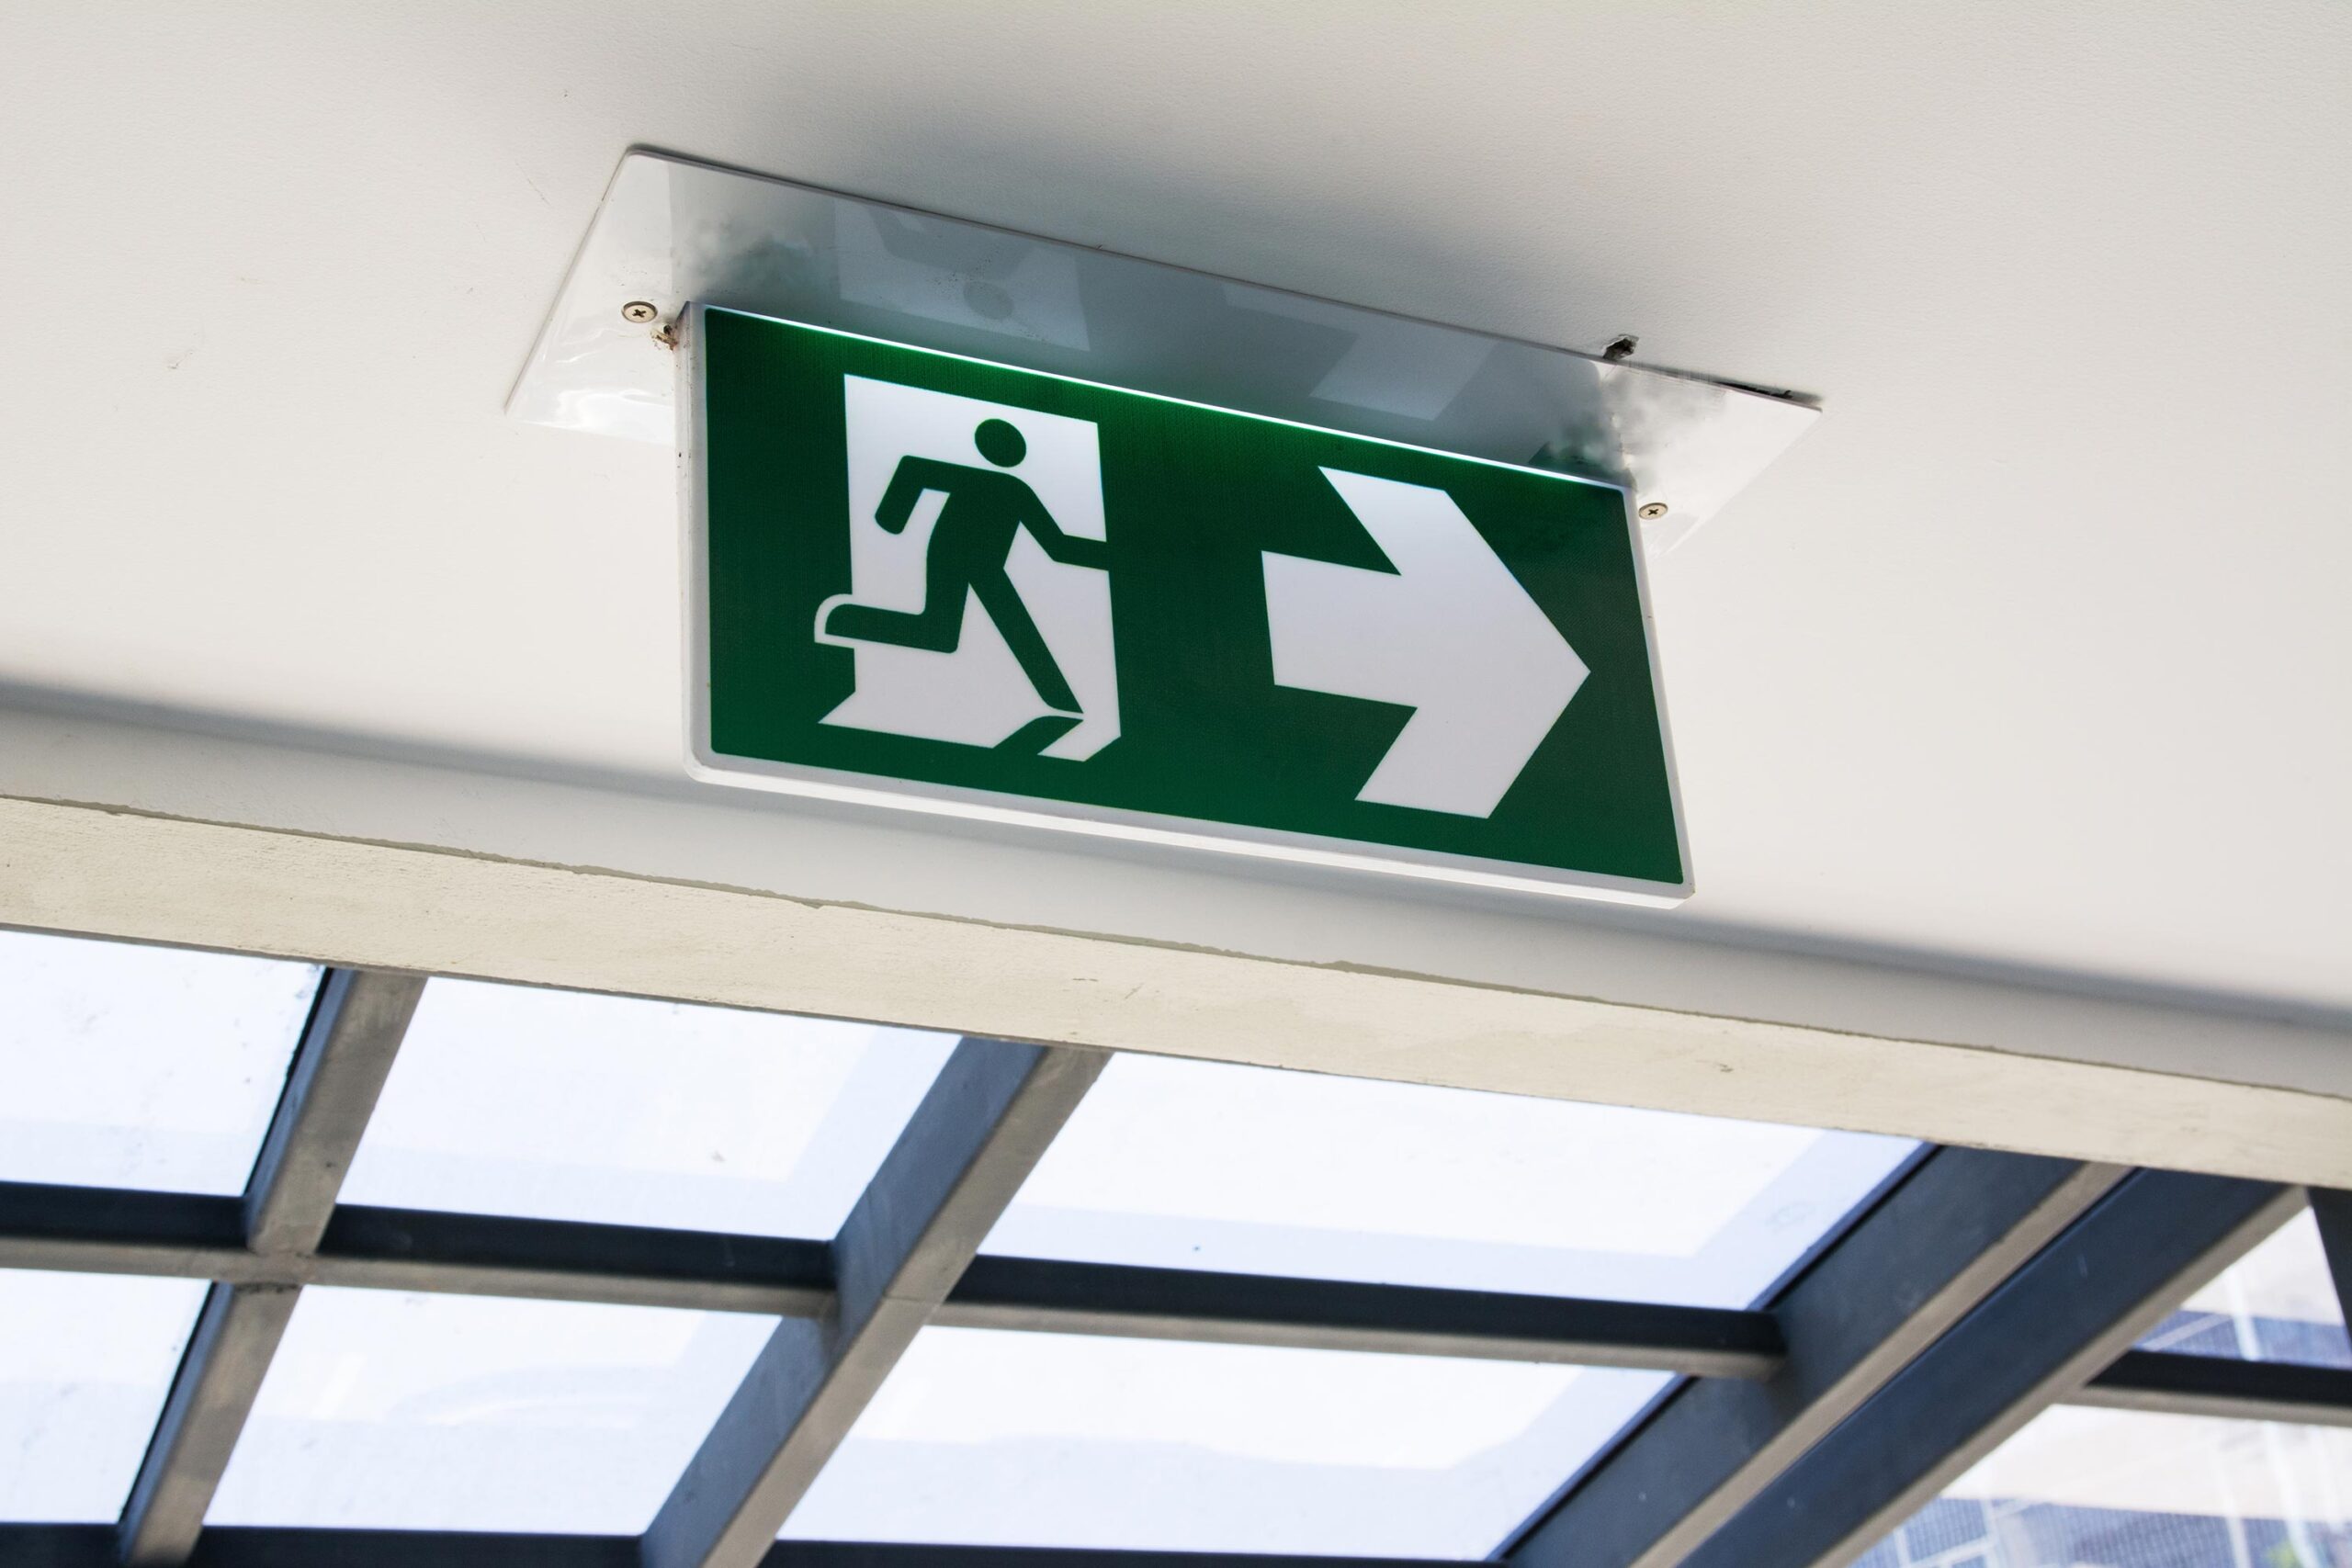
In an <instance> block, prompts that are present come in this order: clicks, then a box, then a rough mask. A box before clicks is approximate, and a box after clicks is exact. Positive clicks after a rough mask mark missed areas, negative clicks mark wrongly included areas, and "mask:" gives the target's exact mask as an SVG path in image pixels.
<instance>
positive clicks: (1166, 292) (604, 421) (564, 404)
mask: <svg viewBox="0 0 2352 1568" xmlns="http://www.w3.org/2000/svg"><path fill="white" fill-rule="evenodd" d="M689 303H700V304H707V305H719V306H725V307H728V308H730V309H734V310H748V311H754V312H757V313H759V314H763V315H770V316H783V317H786V318H789V319H792V320H796V321H809V322H811V323H814V324H816V325H819V326H828V327H839V328H843V329H846V330H849V331H853V332H859V333H868V334H871V335H873V336H876V337H885V338H891V339H895V340H897V341H899V342H902V343H911V344H919V345H921V346H923V347H927V348H937V349H945V350H949V351H951V352H955V353H959V354H967V355H973V356H975V357H977V358H982V359H991V360H997V361H1000V362H1001V363H1004V364H1009V365H1017V366H1022V367H1027V368H1030V369H1035V370H1046V371H1054V372H1057V373H1059V374H1062V375H1068V376H1076V377H1080V378H1085V379H1088V380H1092V381H1101V382H1106V383H1109V384H1110V385H1113V386H1120V387H1130V388H1135V389H1138V390H1144V391H1152V392H1159V393H1163V394H1166V395H1169V396H1174V397H1181V398H1189V399H1192V400H1196V401H1200V402H1204V403H1211V404H1216V405H1218V406H1222V407H1226V408H1232V409H1239V410H1242V411H1245V412H1251V413H1259V414H1268V415H1272V416H1273V417H1276V418H1280V419H1288V420H1295V421H1298V422H1300V423H1306V424H1315V425H1321V426H1325V427H1328V428H1330V429H1336V430H1344V431H1351V432H1353V433H1355V434H1363V435H1373V436H1380V437H1384V438H1385V439H1388V440H1394V441H1404V442H1409V443H1412V444H1414V445H1417V446H1433V447H1437V448H1440V449H1441V450H1445V451H1452V452H1460V453H1464V454H1467V455H1469V456H1472V457H1489V458H1494V459H1497V460H1498V461H1502V462H1509V463H1521V464H1533V465H1536V466H1539V467H1544V468H1555V469H1558V470H1560V471H1561V472H1564V473H1570V474H1575V475H1577V476H1578V477H1579V478H1584V479H1600V480H1601V481H1603V482H1605V483H1609V484H1612V485H1616V486H1618V487H1620V488H1622V489H1623V490H1624V491H1626V492H1627V493H1628V494H1629V495H1630V496H1631V497H1632V498H1633V500H1634V504H1635V505H1636V506H1637V507H1639V508H1641V509H1642V510H1643V511H1644V512H1645V513H1653V512H1654V509H1655V508H1659V507H1662V508H1663V509H1664V510H1663V511H1662V512H1655V513H1654V514H1650V515H1645V516H1644V517H1643V519H1642V530H1643V538H1644V543H1645V547H1646V553H1648V554H1649V555H1650V556H1652V557H1653V558H1655V557H1656V556H1658V555H1661V554H1663V553H1664V552H1666V551H1667V550H1669V549H1671V548H1673V547H1675V546H1676V545H1678V544H1679V543H1680V542H1681V541H1682V540H1684V539H1685V538H1688V537H1689V536H1691V534H1692V533H1693V532H1694V531H1696V530H1697V529H1698V528H1699V527H1700V525H1702V524H1704V523H1705V522H1707V521H1708V519H1710V518H1711V517H1713V515H1714V513H1716V511H1717V510H1719V509H1720V508H1721V507H1722V506H1723V505H1724V502H1728V501H1729V500H1730V499H1731V498H1732V496H1733V495H1735V494H1736V493H1737V492H1738V491H1739V490H1740V488H1741V487H1742V486H1744V485H1746V484H1747V482H1748V481H1749V480H1750V479H1753V478H1754V477H1755V476H1756V475H1757V474H1758V473H1759V472H1761V471H1762V469H1763V468H1764V467H1765V466H1766V465H1767V464H1769V463H1770V462H1771V461H1772V459H1773V458H1775V457H1779V456H1780V455H1781V452H1782V451H1783V450H1785V449H1786V448H1787V447H1788V446H1789V445H1790V444H1791V443H1792V442H1793V441H1794V440H1795V439H1796V438H1797V437H1798V436H1799V435H1800V434H1804V430H1805V427H1806V426H1807V425H1809V424H1811V423H1813V421H1814V420H1815V418H1816V417H1818V415H1819V410H1817V409H1816V408H1814V407H1812V406H1810V405H1809V404H1807V403H1806V402H1804V401H1803V400H1797V399H1795V398H1792V397H1785V396H1777V395H1774V394H1771V393H1768V392H1763V391H1758V390H1757V389H1751V388H1745V387H1737V386H1731V385H1727V384H1725V383H1724V382H1720V381H1711V380H1708V379H1705V378H1701V377H1696V376H1689V375H1683V374H1679V373H1675V372H1668V371H1663V370H1657V369H1651V368H1648V367H1641V366H1635V365H1632V364H1628V363H1624V362H1621V361H1611V360H1603V359H1599V358H1595V357H1593V356H1591V355H1582V354H1572V353H1569V352H1568V351H1567V350H1566V349H1558V348H1546V347H1544V346H1542V345H1540V344H1530V343H1522V342H1519V341H1517V340H1514V339H1510V338H1499V337H1492V336H1489V335H1487V334H1486V333H1476V332H1471V331H1468V330H1466V329H1464V328H1461V327H1449V326H1441V325H1438V324H1436V323H1434V322H1430V321H1413V320H1410V319H1408V318H1406V317H1402V316H1393V315H1388V314H1386V313H1385V312H1382V311H1378V310H1364V309H1362V308H1360V307H1357V306H1353V305H1341V304H1336V303H1333V302H1332V301H1329V300H1325V299H1310V298H1307V297H1306V296H1304V295H1298V294H1291V293H1286V292H1284V291H1283V290H1281V289H1277V288H1261V287H1259V286H1258V285H1256V284H1250V283H1238V282H1234V281H1232V280H1230V279H1227V278H1221V277H1215V276H1209V275H1207V274H1205V273H1200V272H1193V271H1191V270H1188V269H1187V268H1184V267H1180V266H1170V265H1165V264H1163V263H1159V262H1149V261H1142V260H1138V259H1136V258H1135V257H1132V256H1122V255H1115V254H1110V253H1108V252H1104V251H1097V250H1091V249H1089V248H1087V247H1085V246H1083V245H1073V244H1067V243H1062V242H1059V241H1056V240H1046V239H1040V238H1037V237H1036V236H1035V235H1030V234H1019V233H1014V232H1012V231H1007V230H1003V229H991V228H989V227H988V226H986V225H985V224H979V223H970V222H966V221H964V220H960V219H953V218H942V217H938V216H935V215H933V214H930V213H923V212H916V211H912V210H910V209H906V208H901V207H892V206H889V205H888V204H886V203H883V202H878V201H867V200H865V199H863V198H861V197H853V196H844V195H842V194H841V193H839V192H837V191H827V190H819V189H816V188H814V187H812V186H802V185H795V184H793V183H791V182H790V181H787V180H778V179H770V178H767V177H765V176H763V175H749V174H744V173H741V172H740V171H737V170H733V169H724V168H718V167H716V166H714V165H711V164H701V163H696V162H694V161H693V160H690V159H684V158H679V157H674V156H673V155H671V154H668V153H664V152H650V151H646V150H642V149H637V150H632V151H630V152H628V153H627V154H625V155H624V156H623V157H622V159H621V162H620V167H619V168H618V169H617V170H616V172H615V174H614V175H613V182H612V185H611V186H610V187H609V188H608V189H607V190H606V191H605V199H604V202H603V204H602V205H601V206H600V207H599V208H598V209H597V210H596V216H595V218H594V220H593V221H592V222H591V223H590V225H589V229H588V235H587V238H586V239H585V240H584V241H582V243H581V247H580V254H579V255H578V256H577V258H576V259H575V260H574V261H573V262H572V265H571V273H570V274H569V276H566V277H565V279H564V282H563V288H562V290H561V292H560V294H559V295H558V296H557V298H556V302H555V307H554V309H553V310H551V311H550V312H549V313H548V321H547V324H546V326H545V327H543V328H542V329H541V330H540V333H539V337H538V341H537V344H534V345H533V346H532V349H531V354H530V357H529V359H528V360H527V361H526V364H525V365H524V367H523V373H522V375H521V377H520V378H519V379H518V380H517V381H516V383H515V390H514V393H513V395H512V396H511V397H510V398H509V399H508V400H507V412H508V413H509V414H510V415H511V416H512V417H514V418H515V419H518V420H522V421H525V422H526V423H532V424H545V425H552V426H555V427H557V428H559V429H564V430H579V431H587V432H591V433H594V434H605V435H618V436H624V437H627V438H628V439H630V440H634V441H648V442H653V443H656V444H659V445H662V446H675V445H676V443H677V440H678V426H677V417H676V402H677V398H676V390H677V357H676V355H674V354H673V352H672V344H673V342H674V339H673V333H674V330H675V324H676V322H677V321H679V320H680V317H681V314H682V312H683V311H684V307H685V306H686V305H688V304H689ZM633 304H634V305H650V306H651V307H652V311H651V313H650V319H644V320H637V319H632V318H634V317H646V316H647V315H648V313H647V312H646V311H644V310H627V308H628V307H629V306H631V305H633Z"/></svg>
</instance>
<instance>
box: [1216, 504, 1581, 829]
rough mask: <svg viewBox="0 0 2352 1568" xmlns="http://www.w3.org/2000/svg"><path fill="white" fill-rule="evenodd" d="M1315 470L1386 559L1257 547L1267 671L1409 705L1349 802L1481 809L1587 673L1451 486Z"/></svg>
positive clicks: (1486, 810) (1277, 677)
mask: <svg viewBox="0 0 2352 1568" xmlns="http://www.w3.org/2000/svg"><path fill="white" fill-rule="evenodd" d="M1323 477H1324V478H1325V479H1329V480H1330V481H1331V488H1332V489H1334V490H1336V491H1339V492H1340V500H1341V501H1343V502H1347V504H1348V508H1349V510H1350V511H1351V512H1353V513H1355V514H1356V518H1357V520H1358V521H1359V522H1361V523H1362V524H1363V526H1364V531H1365V532H1366V533H1368V534H1370V535H1371V536H1372V537H1373V542H1374V543H1375V544H1377V545H1378V546H1379V547H1380V550H1381V553H1382V554H1383V555H1385V556H1386V557H1387V558H1388V559H1389V561H1390V562H1391V563H1392V564H1393V565H1395V567H1396V568H1397V570H1395V571H1394V572H1386V571H1372V570H1366V569H1364V568H1363V567H1352V566H1340V565H1337V564H1335V563H1333V562H1331V561H1319V560H1308V559H1306V558H1303V557H1299V556H1284V555H1276V554H1274V553H1273V552H1272V551H1271V550H1269V551H1265V552H1263V555H1262V558H1263V561H1264V566H1265V572H1266V617H1267V623H1268V629H1269V630H1270V631H1271V632H1272V637H1273V651H1274V683H1275V684H1276V685H1281V686H1294V687H1296V688H1298V689H1300V690H1302V691H1309V692H1329V693H1330V694H1333V695H1336V696H1343V697H1367V698H1370V699H1372V700H1374V701H1376V702H1384V703H1399V704H1403V705H1408V706H1410V707H1411V708H1412V709H1413V710H1414V711H1413V716H1412V717H1411V718H1409V719H1408V720H1406V721H1405V728H1403V729H1402V730H1400V731H1398V732H1397V739H1396V740H1395V742H1394V743H1392V744H1391V745H1390V746H1389V748H1388V753H1387V755H1385V756H1384V757H1383V758H1381V760H1380V765H1379V766H1378V767H1376V768H1374V770H1373V771H1372V776H1371V777H1370V778H1369V779H1367V780H1365V781H1364V785H1363V788H1362V789H1361V790H1358V791H1357V792H1356V798H1357V799H1358V800H1368V801H1374V802H1377V803H1379V804H1382V805H1385V806H1414V807H1420V808H1421V809H1422V810H1424V811H1447V812H1452V813H1454V814H1455V815H1457V816H1463V817H1488V816H1492V815H1493V814H1494V809H1495V807H1497V806H1498V805H1500V804H1501V802H1502V798H1503V795H1504V793H1505V792H1506V791H1508V790H1509V789H1510V786H1511V784H1513V783H1515V782H1516V781H1517V780H1518V778H1519V774H1520V770H1521V769H1522V768H1524V767H1526V766H1527V761H1528V759H1529V758H1531V757H1532V756H1533V755H1534V754H1535V749H1536V748H1537V747H1538V746H1540V745H1542V744H1543V743H1544V737H1545V736H1547V735H1549V734H1550V733H1551V732H1552V726H1553V725H1554V724H1555V723H1557V722H1558V720H1559V717H1560V715H1561V714H1562V713H1564V712H1565V711H1566V709H1567V705H1568V701H1569V699H1570V698H1572V697H1574V696H1575V695H1576V694H1577V688H1578V687H1580V686H1582V685H1583V684H1584V679H1585V676H1586V675H1587V674H1589V672H1590V671H1589V670H1588V669H1587V668H1586V666H1585V662H1584V660H1581V659H1579V658H1577V652H1576V649H1572V648H1570V647H1569V646H1568V643H1567V639H1566V638H1565V637H1562V636H1561V635H1560V634H1559V631H1558V629H1557V628H1556V627H1555V626H1553V625H1552V622H1551V618H1550V617H1549V616H1547V615H1544V611H1543V609H1542V608H1541V607H1540V606H1539V605H1537V604H1536V603H1535V601H1534V600H1532V599H1531V598H1529V597H1528V595H1527V590H1526V589H1524V588H1522V587H1521V586H1520V582H1519V580H1518V579H1517V578H1515V577H1513V576H1512V575H1511V574H1510V568H1509V567H1507V566H1505V565H1503V563H1502V559H1501V558H1500V557H1498V556H1497V555H1496V554H1495V552H1494V548H1493V547H1492V546H1490V545H1488V544H1487V541H1486V540H1485V539H1484V538H1483V537H1481V536H1480V535H1479V533H1478V530H1477V528H1476V526H1475V525H1473V524H1472V523H1471V521H1470V519H1469V518H1467V517H1465V516H1464V515H1463V513H1462V508H1461V507H1459V506H1457V505H1455V504H1454V502H1453V497H1452V496H1450V495H1448V494H1446V493H1445V491H1442V490H1433V489H1431V488H1430V487H1429V486H1427V485H1415V484H1406V483H1404V482H1402V481H1401V480H1397V479H1374V477H1372V476H1371V475H1369V474H1351V473H1348V472H1345V471H1344V470H1341V469H1339V468H1326V469H1324V470H1323Z"/></svg>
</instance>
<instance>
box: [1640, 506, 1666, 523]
mask: <svg viewBox="0 0 2352 1568" xmlns="http://www.w3.org/2000/svg"><path fill="white" fill-rule="evenodd" d="M1665 515H1666V502H1662V501H1645V502H1642V504H1641V505H1640V506H1639V507H1637V508H1635V509H1634V516H1636V517H1638V518H1640V519H1641V520H1642V521H1643V522H1645V523H1655V522H1657V520H1658V519H1659V518H1661V517H1663V516H1665Z"/></svg>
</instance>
